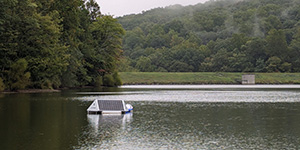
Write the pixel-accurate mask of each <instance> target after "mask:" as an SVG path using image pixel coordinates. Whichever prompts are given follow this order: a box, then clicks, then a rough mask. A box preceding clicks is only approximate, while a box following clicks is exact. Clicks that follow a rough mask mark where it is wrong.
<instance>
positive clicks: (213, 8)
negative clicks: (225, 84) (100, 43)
mask: <svg viewBox="0 0 300 150" xmlns="http://www.w3.org/2000/svg"><path fill="white" fill-rule="evenodd" d="M299 4H300V3H299V1H296V0H285V1H279V0H276V1H271V0H243V1H240V0H221V1H209V2H206V3H204V4H198V5H194V6H186V7H182V6H180V5H174V6H169V7H166V8H157V9H153V10H150V11H146V12H143V13H142V14H137V15H128V16H124V17H120V18H118V20H119V22H120V23H121V24H122V25H123V27H124V28H125V30H126V35H125V37H124V40H123V41H124V42H123V47H124V55H125V59H127V60H126V61H124V62H127V65H129V66H128V67H124V65H122V66H123V68H122V71H134V70H135V69H136V70H139V71H142V72H157V71H161V72H164V71H168V72H210V71H225V72H299V70H300V69H299V66H300V61H299V56H300V53H299V52H300V50H299V49H300V47H299V40H300V39H299V37H300V36H299V33H300V32H299V29H300V22H299V16H300V11H299ZM128 62H129V63H128ZM124 68H128V69H127V70H126V69H125V70H124Z"/></svg>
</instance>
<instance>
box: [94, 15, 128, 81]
mask: <svg viewBox="0 0 300 150" xmlns="http://www.w3.org/2000/svg"><path fill="white" fill-rule="evenodd" d="M90 31H91V34H92V39H93V42H92V43H91V44H92V46H93V55H92V57H91V59H90V60H88V61H89V63H90V64H92V66H91V68H89V74H91V76H92V77H93V78H96V77H97V76H98V75H101V74H99V70H104V71H105V72H106V73H108V74H112V73H114V72H116V71H117V64H118V61H119V59H120V55H121V53H122V50H121V44H122V36H123V35H124V34H125V31H124V29H123V28H122V26H121V25H120V24H119V23H117V20H116V19H114V18H113V17H112V16H101V17H98V18H97V19H96V21H95V22H93V23H92V24H91V25H90ZM101 76H103V75H101Z"/></svg>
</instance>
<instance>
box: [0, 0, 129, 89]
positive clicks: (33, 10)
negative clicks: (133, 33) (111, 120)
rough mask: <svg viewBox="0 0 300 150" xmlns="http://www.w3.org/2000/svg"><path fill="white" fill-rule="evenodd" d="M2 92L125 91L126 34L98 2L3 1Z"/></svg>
mask: <svg viewBox="0 0 300 150" xmlns="http://www.w3.org/2000/svg"><path fill="white" fill-rule="evenodd" d="M0 6H1V7H0V15H1V17H0V91H1V90H4V89H7V90H18V89H24V88H50V89H51V88H59V87H76V86H84V85H109V86H113V85H119V84H120V79H119V77H118V74H117V72H116V71H117V70H116V66H117V63H118V60H119V56H120V54H121V42H122V36H123V35H124V33H125V32H124V29H123V28H122V26H121V25H120V24H119V23H118V22H117V20H116V19H114V18H113V17H112V16H105V15H101V13H100V7H99V6H98V4H97V3H96V2H95V1H94V0H1V1H0Z"/></svg>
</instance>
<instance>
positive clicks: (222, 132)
mask: <svg viewBox="0 0 300 150" xmlns="http://www.w3.org/2000/svg"><path fill="white" fill-rule="evenodd" d="M94 99H105V100H113V99H123V100H125V101H126V103H130V104H132V105H133V107H134V111H133V112H132V113H129V114H125V115H113V116H112V115H87V112H86V109H87V108H88V106H89V105H90V104H91V103H92V101H93V100H94ZM0 149H1V150H6V149H7V150H14V149H22V150H27V149H28V150H40V149H43V150H48V149H49V150H53V149H62V150H64V149H78V150H79V149H95V150H98V149H300V86H298V85H252V86H242V85H197V86H195V85H193V86H191V85H173V86H170V85H168V86H157V85H153V86H122V87H119V88H102V89H82V90H67V91H62V92H61V93H40V94H2V95H1V94H0Z"/></svg>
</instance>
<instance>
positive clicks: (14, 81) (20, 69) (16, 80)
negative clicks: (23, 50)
mask: <svg viewBox="0 0 300 150" xmlns="http://www.w3.org/2000/svg"><path fill="white" fill-rule="evenodd" d="M27 66H28V62H27V61H26V60H25V59H19V60H18V61H17V62H15V63H13V64H12V65H11V70H9V72H8V76H9V81H10V82H9V88H10V90H19V89H24V88H25V87H27V86H28V85H29V84H30V72H26V70H27Z"/></svg>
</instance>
